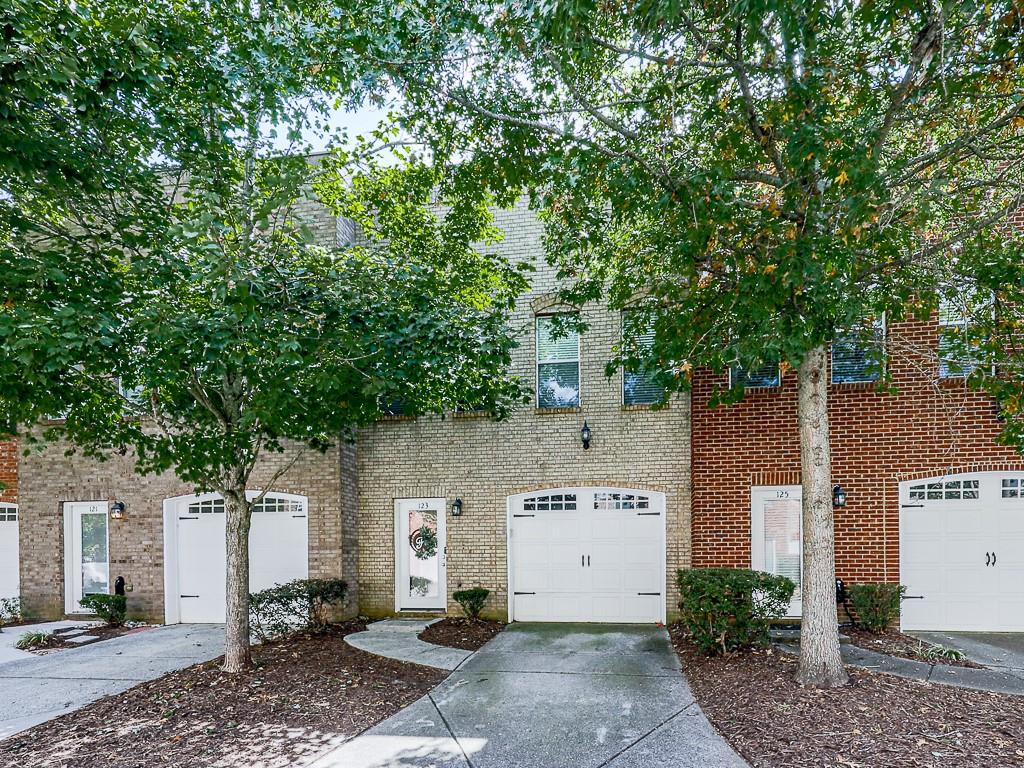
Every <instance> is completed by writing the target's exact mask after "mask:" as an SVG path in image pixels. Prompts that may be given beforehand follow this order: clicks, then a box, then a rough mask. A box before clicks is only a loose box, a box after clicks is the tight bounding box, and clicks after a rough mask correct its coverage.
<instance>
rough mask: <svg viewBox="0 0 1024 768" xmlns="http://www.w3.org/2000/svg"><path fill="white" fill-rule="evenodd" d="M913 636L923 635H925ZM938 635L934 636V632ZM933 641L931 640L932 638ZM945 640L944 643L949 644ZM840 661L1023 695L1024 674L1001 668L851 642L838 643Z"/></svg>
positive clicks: (790, 649) (783, 646)
mask: <svg viewBox="0 0 1024 768" xmlns="http://www.w3.org/2000/svg"><path fill="white" fill-rule="evenodd" d="M916 636H919V637H922V638H923V639H926V640H927V639H929V638H926V637H925V636H924V635H921V634H916ZM936 637H937V636H936ZM933 642H934V641H933ZM950 644H951V643H949V642H945V643H943V645H950ZM776 647H778V648H779V649H780V650H782V651H785V652H786V653H792V654H794V655H796V654H798V653H799V652H800V648H799V646H797V645H795V644H793V643H776ZM840 649H841V651H842V654H843V661H844V662H845V663H846V664H849V665H850V666H854V667H861V668H862V669H867V670H869V671H871V672H884V673H886V674H889V675H895V676H896V677H905V678H907V679H909V680H920V681H921V682H926V683H940V684H941V685H952V686H954V687H956V688H970V689H971V690H975V691H991V692H993V693H1009V694H1012V695H1014V696H1024V675H1021V676H1017V675H1016V674H1011V673H1010V672H1008V671H1007V670H1004V669H971V668H969V667H955V666H951V665H949V664H928V663H926V662H923V661H914V660H912V659H903V658H900V657H899V656H890V655H888V654H885V653H876V652H875V651H869V650H868V649H867V648H861V647H859V646H856V645H853V644H852V643H843V644H842V645H841V646H840Z"/></svg>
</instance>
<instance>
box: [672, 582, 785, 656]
mask: <svg viewBox="0 0 1024 768" xmlns="http://www.w3.org/2000/svg"><path fill="white" fill-rule="evenodd" d="M676 581H677V583H678V584H679V594H680V598H681V599H680V602H679V608H680V610H681V611H682V623H683V626H684V627H686V629H687V631H688V632H689V633H690V636H691V637H692V638H693V642H694V643H696V645H697V647H698V648H699V649H700V650H701V651H702V652H703V653H706V654H708V655H709V656H711V655H715V654H718V653H727V652H729V651H736V650H742V649H746V648H753V647H759V646H765V645H768V643H769V635H768V627H769V623H770V620H771V619H772V618H775V617H778V616H783V615H785V612H786V609H787V608H788V607H789V601H790V599H791V598H792V597H793V591H794V590H795V589H796V585H795V584H793V582H792V581H790V580H789V579H787V578H786V577H785V576H776V575H774V574H771V573H764V572H762V571H752V570H749V569H746V568H691V569H689V570H682V571H679V573H678V575H677V577H676Z"/></svg>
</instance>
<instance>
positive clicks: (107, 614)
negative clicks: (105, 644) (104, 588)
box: [79, 595, 128, 627]
mask: <svg viewBox="0 0 1024 768" xmlns="http://www.w3.org/2000/svg"><path fill="white" fill-rule="evenodd" d="M79 602H80V603H81V605H82V607H83V608H85V609H86V610H89V611H92V612H93V613H95V614H96V615H97V616H99V617H100V618H101V619H103V621H105V622H106V623H107V626H110V627H120V626H121V625H122V624H124V617H125V613H126V612H127V611H128V600H127V598H125V596H124V595H86V596H85V597H83V598H82V599H81V600H80V601H79Z"/></svg>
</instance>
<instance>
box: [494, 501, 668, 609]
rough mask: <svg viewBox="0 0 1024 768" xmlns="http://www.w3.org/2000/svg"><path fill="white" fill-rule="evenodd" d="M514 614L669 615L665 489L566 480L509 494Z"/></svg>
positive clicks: (510, 587) (511, 580) (510, 570)
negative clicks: (568, 484) (573, 484)
mask: <svg viewBox="0 0 1024 768" xmlns="http://www.w3.org/2000/svg"><path fill="white" fill-rule="evenodd" d="M509 558H510V566H509V578H510V585H509V590H510V591H511V593H512V600H511V601H510V604H509V618H510V620H514V621H586V622H621V623H646V622H659V621H664V620H665V594H664V593H665V496H664V494H661V493H655V492H650V491H635V490H628V489H621V488H560V489H557V490H550V491H543V492H538V493H532V494H520V495H518V496H513V497H510V498H509Z"/></svg>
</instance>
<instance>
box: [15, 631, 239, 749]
mask: <svg viewBox="0 0 1024 768" xmlns="http://www.w3.org/2000/svg"><path fill="white" fill-rule="evenodd" d="M6 634H7V633H6V632H4V635H6ZM222 653H224V627H223V626H221V625H217V624H173V625H171V626H167V627H155V628H153V629H147V630H144V631H141V632H137V633H134V634H130V635H123V636H122V637H117V638H114V639H113V640H104V641H103V642H100V643H95V644H93V645H86V646H83V647H81V648H69V649H67V650H63V651H58V652H56V653H51V654H47V655H46V656H35V655H33V656H32V657H31V658H27V659H24V658H21V659H15V660H13V661H7V662H5V663H2V664H0V739H5V738H7V737H8V736H11V735H13V734H15V733H18V732H19V731H23V730H25V729H27V728H31V727H32V726H34V725H38V724H39V723H43V722H46V721H47V720H51V719H53V718H55V717H58V716H60V715H63V714H65V713H66V712H72V711H74V710H76V709H79V708H81V707H84V706H85V705H86V704H90V703H92V702H93V701H96V700H97V699H100V698H103V697H104V696H109V695H110V694H112V693H120V692H121V691H125V690H127V689H128V688H131V687H132V686H135V685H138V684H139V683H141V682H145V681H146V680H153V679H154V678H157V677H160V676H161V675H165V674H167V673H168V672H173V671H175V670H178V669H182V668H184V667H189V666H191V665H193V664H198V663H199V662H202V661H209V660H210V659H214V658H216V657H218V656H220V655H221V654H222Z"/></svg>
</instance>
